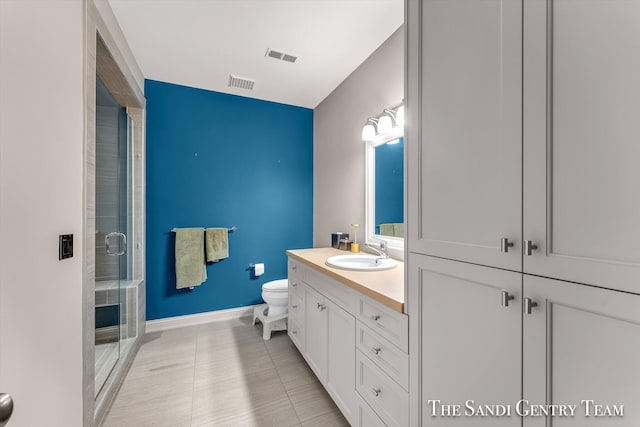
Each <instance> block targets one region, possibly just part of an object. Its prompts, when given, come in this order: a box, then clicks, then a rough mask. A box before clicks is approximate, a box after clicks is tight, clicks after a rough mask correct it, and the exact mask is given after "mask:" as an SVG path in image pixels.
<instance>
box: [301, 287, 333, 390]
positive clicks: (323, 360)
mask: <svg viewBox="0 0 640 427" xmlns="http://www.w3.org/2000/svg"><path fill="white" fill-rule="evenodd" d="M328 303H329V302H328V301H327V299H326V298H325V297H323V296H322V295H320V294H319V293H317V292H316V291H315V290H313V289H312V288H311V287H310V286H307V288H306V299H305V319H306V322H305V323H306V325H305V352H304V358H305V359H306V361H307V363H308V364H309V366H310V367H311V369H312V370H313V372H315V374H316V376H317V377H318V379H319V380H320V381H321V382H322V383H324V382H325V380H326V373H327V305H328Z"/></svg>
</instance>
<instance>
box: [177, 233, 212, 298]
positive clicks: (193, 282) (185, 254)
mask: <svg viewBox="0 0 640 427" xmlns="http://www.w3.org/2000/svg"><path fill="white" fill-rule="evenodd" d="M205 280H207V270H206V264H205V260H204V228H178V229H176V288H177V289H182V288H190V287H192V286H198V285H201V284H202V282H204V281H205Z"/></svg>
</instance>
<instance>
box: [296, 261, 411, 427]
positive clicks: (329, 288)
mask: <svg viewBox="0 0 640 427" xmlns="http://www.w3.org/2000/svg"><path fill="white" fill-rule="evenodd" d="M309 251H311V250H309ZM289 265H290V268H289V274H290V277H289V281H290V285H291V284H292V283H295V282H296V281H298V286H297V287H296V289H295V290H293V291H292V290H291V288H290V291H289V295H290V296H289V310H290V316H289V332H288V333H289V336H290V337H291V339H292V341H293V342H294V344H296V346H297V347H298V349H299V350H300V352H301V354H302V355H303V357H304V358H305V360H306V362H307V363H308V364H309V366H310V367H311V369H312V370H313V372H314V373H315V374H316V376H317V377H318V379H319V380H320V382H321V383H322V384H323V386H324V387H325V389H326V390H327V392H328V393H329V395H330V396H331V397H332V398H333V400H334V402H335V403H336V405H337V406H338V407H339V408H340V410H341V411H342V413H343V414H344V416H345V418H346V419H347V420H348V421H349V423H350V424H351V425H353V426H367V427H369V426H372V427H374V426H405V425H407V422H408V413H409V410H408V406H409V395H408V382H409V371H408V370H409V356H408V318H407V316H406V315H404V314H403V313H401V312H398V311H395V310H394V309H392V308H389V307H387V306H385V305H384V304H381V303H380V302H378V301H375V300H374V299H372V298H370V297H368V296H366V295H364V294H362V293H360V292H358V291H356V290H354V289H352V288H351V287H349V286H347V285H345V284H344V283H341V282H339V281H338V280H336V279H334V278H332V277H329V276H328V275H327V274H324V273H323V272H321V271H319V270H318V269H316V268H312V267H310V266H308V265H305V264H304V263H302V262H299V261H297V260H295V259H292V258H291V257H290V260H289ZM291 266H295V269H292V268H291ZM373 274H376V273H373ZM301 290H303V291H304V297H303V300H304V309H303V314H304V315H303V316H302V317H303V318H302V319H300V313H301V312H300V311H298V312H296V313H295V314H293V316H292V315H291V310H292V307H293V306H294V305H299V304H300V299H301V297H300V291H301ZM294 328H295V329H296V331H297V332H296V333H295V334H294V333H293V330H294ZM300 337H304V343H303V342H301V340H300Z"/></svg>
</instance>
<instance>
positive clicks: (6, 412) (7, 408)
mask: <svg viewBox="0 0 640 427" xmlns="http://www.w3.org/2000/svg"><path fill="white" fill-rule="evenodd" d="M12 413H13V399H12V398H11V396H10V395H8V394H6V393H0V427H4V426H5V425H7V423H8V422H9V418H11V414H12Z"/></svg>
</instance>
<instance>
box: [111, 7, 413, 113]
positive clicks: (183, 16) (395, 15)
mask: <svg viewBox="0 0 640 427" xmlns="http://www.w3.org/2000/svg"><path fill="white" fill-rule="evenodd" d="M109 3H110V4H111V7H112V9H113V11H114V13H115V15H116V18H117V19H118V22H119V23H120V26H121V27H122V30H123V31H124V34H125V36H126V38H127V40H128V42H129V45H130V46H131V49H132V50H133V53H134V55H135V57H136V59H137V61H138V64H139V65H140V67H141V68H142V71H143V73H144V76H145V78H148V79H153V80H161V81H165V82H171V83H176V84H181V85H186V86H192V87H197V88H203V89H209V90H215V91H219V92H225V93H231V94H236V95H242V96H248V97H252V98H257V99H264V100H268V101H274V102H281V103H285V104H291V105H298V106H302V107H308V108H314V107H316V106H317V105H318V104H319V103H320V102H321V101H322V100H323V99H324V98H325V97H326V96H327V95H329V94H330V93H331V92H332V91H333V90H334V89H335V88H336V87H337V86H338V85H339V84H340V83H341V82H342V81H343V80H344V79H345V78H346V77H347V76H348V75H349V74H350V73H351V72H352V71H353V70H355V69H356V68H357V67H358V66H359V65H360V64H361V63H362V62H363V61H364V60H365V59H366V58H367V57H368V56H369V55H370V54H371V53H373V51H375V50H376V48H377V47H378V46H380V45H381V44H382V43H383V42H384V41H385V40H386V39H387V38H388V37H389V36H390V35H391V34H393V32H394V31H395V30H396V29H398V28H399V27H400V26H401V25H402V23H403V20H404V9H403V8H404V1H403V0H109ZM267 48H271V49H273V50H278V51H280V52H285V53H290V54H294V55H297V56H298V60H297V61H296V62H295V63H289V62H285V61H281V60H276V59H272V58H269V57H266V56H265V54H266V51H267ZM229 74H235V75H239V76H242V77H248V78H252V79H255V80H256V83H255V85H254V87H253V90H251V91H249V90H246V89H239V88H230V87H228V86H227V85H228V80H229Z"/></svg>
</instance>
